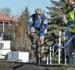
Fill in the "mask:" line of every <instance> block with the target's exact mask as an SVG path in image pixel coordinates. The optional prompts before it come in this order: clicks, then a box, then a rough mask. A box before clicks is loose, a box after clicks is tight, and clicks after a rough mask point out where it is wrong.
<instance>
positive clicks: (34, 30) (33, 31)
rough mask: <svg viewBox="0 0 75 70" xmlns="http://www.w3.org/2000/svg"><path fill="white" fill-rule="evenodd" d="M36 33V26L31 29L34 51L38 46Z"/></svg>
mask: <svg viewBox="0 0 75 70" xmlns="http://www.w3.org/2000/svg"><path fill="white" fill-rule="evenodd" d="M35 32H36V29H35V27H34V26H32V27H31V43H32V45H31V48H32V49H34V48H36V45H35V42H36V37H35Z"/></svg>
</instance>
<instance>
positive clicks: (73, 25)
mask: <svg viewBox="0 0 75 70" xmlns="http://www.w3.org/2000/svg"><path fill="white" fill-rule="evenodd" d="M68 5H69V8H68V10H67V12H66V15H68V18H67V20H68V21H67V22H66V23H67V29H66V31H68V38H69V39H70V38H71V37H72V36H73V35H75V0H68ZM70 49H71V50H70ZM74 49H75V38H74V39H73V40H72V41H71V43H70V47H69V51H70V52H73V51H74Z"/></svg>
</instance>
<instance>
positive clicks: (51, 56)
mask: <svg viewBox="0 0 75 70" xmlns="http://www.w3.org/2000/svg"><path fill="white" fill-rule="evenodd" d="M50 64H52V56H51V47H50Z"/></svg>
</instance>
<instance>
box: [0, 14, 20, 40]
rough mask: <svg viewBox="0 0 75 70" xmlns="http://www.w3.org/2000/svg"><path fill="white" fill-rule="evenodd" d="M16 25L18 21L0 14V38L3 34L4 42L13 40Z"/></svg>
mask: <svg viewBox="0 0 75 70" xmlns="http://www.w3.org/2000/svg"><path fill="white" fill-rule="evenodd" d="M18 23H19V20H18V19H16V18H13V17H9V16H6V15H3V14H0V36H1V34H2V33H3V34H2V35H3V39H4V40H12V39H15V31H16V26H17V25H18Z"/></svg>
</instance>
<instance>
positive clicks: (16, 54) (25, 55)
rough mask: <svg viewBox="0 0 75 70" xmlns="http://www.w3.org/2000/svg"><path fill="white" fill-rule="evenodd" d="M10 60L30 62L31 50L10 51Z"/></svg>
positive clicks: (8, 58)
mask: <svg viewBox="0 0 75 70" xmlns="http://www.w3.org/2000/svg"><path fill="white" fill-rule="evenodd" d="M7 60H8V61H13V62H29V52H20V51H13V52H9V53H8V57H7Z"/></svg>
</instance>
